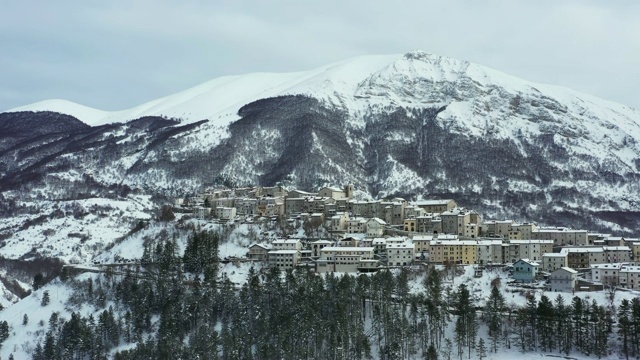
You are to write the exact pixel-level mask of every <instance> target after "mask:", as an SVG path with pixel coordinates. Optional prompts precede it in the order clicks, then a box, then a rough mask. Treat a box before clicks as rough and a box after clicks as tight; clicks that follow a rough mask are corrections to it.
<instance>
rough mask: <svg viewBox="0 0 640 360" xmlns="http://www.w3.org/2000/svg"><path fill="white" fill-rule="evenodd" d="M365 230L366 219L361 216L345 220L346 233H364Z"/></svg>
mask: <svg viewBox="0 0 640 360" xmlns="http://www.w3.org/2000/svg"><path fill="white" fill-rule="evenodd" d="M366 231H367V220H365V219H364V218H361V217H357V218H353V219H349V220H347V233H352V234H364V233H366Z"/></svg>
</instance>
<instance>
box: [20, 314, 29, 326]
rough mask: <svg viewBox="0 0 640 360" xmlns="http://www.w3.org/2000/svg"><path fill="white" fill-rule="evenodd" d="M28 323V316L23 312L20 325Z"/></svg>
mask: <svg viewBox="0 0 640 360" xmlns="http://www.w3.org/2000/svg"><path fill="white" fill-rule="evenodd" d="M28 323H29V316H27V314H24V316H23V317H22V325H27V324H28Z"/></svg>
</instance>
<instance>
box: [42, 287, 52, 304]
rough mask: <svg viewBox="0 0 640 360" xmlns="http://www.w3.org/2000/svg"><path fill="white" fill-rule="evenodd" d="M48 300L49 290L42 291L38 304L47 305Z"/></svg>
mask: <svg viewBox="0 0 640 360" xmlns="http://www.w3.org/2000/svg"><path fill="white" fill-rule="evenodd" d="M50 301H51V299H50V298H49V290H46V291H45V292H44V293H42V301H40V305H41V306H47V305H49V302H50Z"/></svg>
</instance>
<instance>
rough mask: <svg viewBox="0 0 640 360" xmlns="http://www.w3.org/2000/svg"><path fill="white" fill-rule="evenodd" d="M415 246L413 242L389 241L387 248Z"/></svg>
mask: <svg viewBox="0 0 640 360" xmlns="http://www.w3.org/2000/svg"><path fill="white" fill-rule="evenodd" d="M414 247H415V245H413V244H411V243H406V242H405V243H391V244H389V243H387V249H407V248H411V249H413V248H414Z"/></svg>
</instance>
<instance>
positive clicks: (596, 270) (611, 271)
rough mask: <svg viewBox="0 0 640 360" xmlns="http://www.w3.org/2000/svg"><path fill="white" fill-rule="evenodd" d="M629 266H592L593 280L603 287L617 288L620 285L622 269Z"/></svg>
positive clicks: (616, 264) (620, 264)
mask: <svg viewBox="0 0 640 360" xmlns="http://www.w3.org/2000/svg"><path fill="white" fill-rule="evenodd" d="M625 265H628V264H623V263H615V264H592V265H591V280H593V281H597V282H599V283H602V284H603V285H613V286H617V285H618V283H619V281H620V280H619V275H620V269H622V267H623V266H625Z"/></svg>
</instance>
